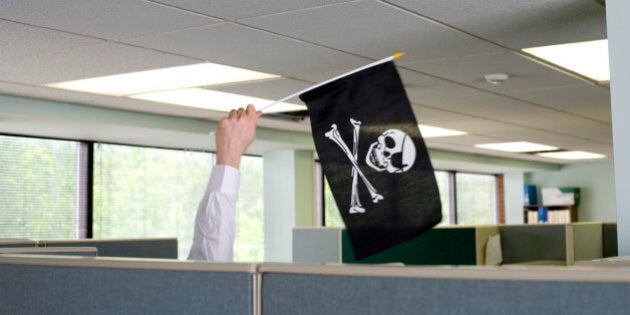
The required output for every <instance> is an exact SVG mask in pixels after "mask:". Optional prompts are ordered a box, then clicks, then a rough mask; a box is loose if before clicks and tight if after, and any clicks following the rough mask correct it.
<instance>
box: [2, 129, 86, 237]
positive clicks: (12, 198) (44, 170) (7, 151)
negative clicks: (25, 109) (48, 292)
mask: <svg viewBox="0 0 630 315" xmlns="http://www.w3.org/2000/svg"><path fill="white" fill-rule="evenodd" d="M79 147H80V146H79V143H78V142H73V141H60V140H48V139H36V138H25V137H12V136H0V210H1V211H0V238H32V239H54V238H77V237H81V236H83V235H82V232H84V231H85V229H84V225H82V224H81V222H79V218H84V217H85V208H82V207H80V206H79V205H80V204H81V203H80V202H78V200H77V198H79V197H78V196H77V186H78V185H80V183H81V181H82V180H83V178H82V177H81V176H78V175H77V174H78V171H77V170H78V169H79V168H78V162H77V161H78V160H79V159H78V158H77V155H78V152H79V151H80V149H79Z"/></svg>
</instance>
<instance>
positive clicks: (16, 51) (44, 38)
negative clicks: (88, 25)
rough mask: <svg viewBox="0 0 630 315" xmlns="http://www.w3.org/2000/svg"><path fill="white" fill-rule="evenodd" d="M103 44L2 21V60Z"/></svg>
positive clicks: (0, 28) (97, 41) (76, 36)
mask: <svg viewBox="0 0 630 315" xmlns="http://www.w3.org/2000/svg"><path fill="white" fill-rule="evenodd" d="M101 42H102V40H98V39H94V38H89V37H84V36H79V35H74V34H68V33H64V32H58V31H53V30H49V29H45V28H40V27H34V26H30V25H24V24H20V23H14V22H9V21H3V20H0V47H2V49H0V60H7V59H9V58H15V57H20V56H24V55H31V54H37V53H44V52H49V51H55V50H60V49H64V48H68V47H75V46H84V45H93V44H96V43H101Z"/></svg>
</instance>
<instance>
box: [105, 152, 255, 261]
mask: <svg viewBox="0 0 630 315" xmlns="http://www.w3.org/2000/svg"><path fill="white" fill-rule="evenodd" d="M213 159H214V155H213V154H211V153H206V152H191V151H182V150H168V149H157V148H143V147H134V146H123V145H109V144H97V145H96V148H95V150H94V218H93V222H94V223H93V226H94V229H93V234H94V237H95V238H129V237H177V238H178V248H179V254H178V257H179V258H180V259H186V258H187V257H188V252H189V250H190V247H191V245H192V238H193V228H194V220H195V215H196V212H197V208H198V205H199V201H200V200H201V198H202V196H203V194H204V191H205V188H206V186H207V183H208V179H209V177H210V171H211V168H212V165H213ZM241 169H242V172H241V174H242V177H241V187H240V189H241V191H242V192H243V193H241V194H239V201H238V203H237V210H236V211H237V217H236V222H237V223H236V225H237V235H236V240H235V246H234V259H235V261H260V260H262V259H263V255H264V252H263V242H264V238H263V197H262V196H263V187H262V180H263V179H262V159H261V158H256V157H243V159H242V161H241Z"/></svg>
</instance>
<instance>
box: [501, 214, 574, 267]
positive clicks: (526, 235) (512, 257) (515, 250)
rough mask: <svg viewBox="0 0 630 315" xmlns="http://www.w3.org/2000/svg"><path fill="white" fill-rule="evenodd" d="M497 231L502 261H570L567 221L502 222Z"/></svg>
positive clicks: (571, 240)
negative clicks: (503, 223) (564, 222)
mask: <svg viewBox="0 0 630 315" xmlns="http://www.w3.org/2000/svg"><path fill="white" fill-rule="evenodd" d="M499 232H500V235H501V251H502V255H503V263H504V264H521V263H540V264H558V265H571V264H573V262H574V252H573V226H572V225H570V224H523V225H502V226H500V228H499Z"/></svg>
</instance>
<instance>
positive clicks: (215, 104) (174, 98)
mask: <svg viewBox="0 0 630 315" xmlns="http://www.w3.org/2000/svg"><path fill="white" fill-rule="evenodd" d="M130 97H132V98H136V99H141V100H147V101H153V102H160V103H167V104H174V105H182V106H190V107H197V108H204V109H211V110H216V111H224V112H227V111H230V110H232V109H235V108H238V107H245V106H246V105H247V104H254V106H256V107H257V108H262V107H263V106H265V105H269V104H271V103H273V102H274V101H272V100H268V99H264V98H258V97H251V96H245V95H239V94H232V93H226V92H219V91H213V90H207V89H201V88H189V89H179V90H170V91H163V92H152V93H144V94H137V95H131V96H130ZM300 110H306V106H304V105H297V104H291V103H279V104H276V105H274V106H272V107H271V108H270V109H268V110H265V111H264V112H265V113H274V112H291V111H300Z"/></svg>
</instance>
